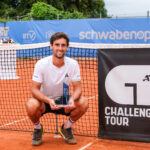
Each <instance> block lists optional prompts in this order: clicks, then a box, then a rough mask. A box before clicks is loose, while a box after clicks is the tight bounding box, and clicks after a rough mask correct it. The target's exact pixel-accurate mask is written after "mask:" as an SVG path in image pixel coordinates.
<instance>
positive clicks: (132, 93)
mask: <svg viewBox="0 0 150 150" xmlns="http://www.w3.org/2000/svg"><path fill="white" fill-rule="evenodd" d="M105 89H106V92H107V94H108V96H109V97H110V98H111V100H112V101H114V102H115V103H117V104H119V107H108V106H107V107H105V118H106V124H111V125H123V126H129V123H130V122H129V121H130V120H129V117H147V118H150V109H149V108H139V107H137V106H139V105H140V106H149V105H150V65H120V66H117V67H115V68H113V69H112V70H111V71H110V72H109V73H108V75H107V76H106V80H105Z"/></svg>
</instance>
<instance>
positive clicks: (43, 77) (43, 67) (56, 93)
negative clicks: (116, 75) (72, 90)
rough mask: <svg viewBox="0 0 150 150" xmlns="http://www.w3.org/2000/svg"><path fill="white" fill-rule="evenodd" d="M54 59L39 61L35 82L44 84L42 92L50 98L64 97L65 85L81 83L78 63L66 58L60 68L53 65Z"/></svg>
mask: <svg viewBox="0 0 150 150" xmlns="http://www.w3.org/2000/svg"><path fill="white" fill-rule="evenodd" d="M52 59H53V57H52V56H48V57H45V58H43V59H41V60H39V61H38V62H37V63H36V65H35V68H34V74H33V77H32V80H33V81H36V82H39V83H42V85H41V89H40V90H41V91H42V92H43V93H44V94H45V95H46V96H48V97H50V98H53V99H55V98H57V97H60V96H63V84H64V83H65V84H67V85H68V86H69V84H70V82H74V81H80V80H81V77H80V69H79V65H78V62H77V61H76V60H74V59H71V58H69V57H65V59H64V65H63V66H62V67H60V68H58V67H56V66H55V65H53V60H52Z"/></svg>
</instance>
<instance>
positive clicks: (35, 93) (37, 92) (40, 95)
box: [31, 88, 49, 103]
mask: <svg viewBox="0 0 150 150" xmlns="http://www.w3.org/2000/svg"><path fill="white" fill-rule="evenodd" d="M31 93H32V96H33V97H34V98H36V99H38V100H39V101H41V102H45V103H49V98H48V97H47V96H45V95H44V94H43V93H42V92H41V91H40V90H39V89H36V88H32V89H31Z"/></svg>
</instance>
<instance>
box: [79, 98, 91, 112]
mask: <svg viewBox="0 0 150 150" xmlns="http://www.w3.org/2000/svg"><path fill="white" fill-rule="evenodd" d="M77 107H79V108H80V111H81V112H82V113H85V112H86V111H87V109H88V107H89V104H88V99H87V98H85V97H83V96H82V97H81V98H80V100H79V102H78V104H77Z"/></svg>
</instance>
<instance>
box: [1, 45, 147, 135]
mask: <svg viewBox="0 0 150 150" xmlns="http://www.w3.org/2000/svg"><path fill="white" fill-rule="evenodd" d="M143 47H144V48H149V47H150V45H149V44H147V45H144V44H124V45H123V44H114V45H112V44H85V43H70V46H69V49H68V51H67V52H66V56H68V57H71V58H73V59H75V60H77V61H78V63H79V66H80V72H81V78H82V82H81V83H82V91H83V96H85V97H86V98H88V100H89V109H88V111H87V112H86V114H85V115H84V116H83V117H82V118H80V119H79V120H78V121H77V122H76V123H75V124H74V125H73V133H74V134H75V135H83V136H98V130H99V108H98V49H100V48H103V49H104V48H143ZM49 55H52V50H51V49H50V47H49V43H39V44H27V45H17V44H16V45H14V44H10V45H0V85H1V86H0V130H17V131H33V125H32V123H31V121H30V119H29V118H28V117H27V113H26V109H25V104H26V102H27V100H28V99H29V98H30V97H31V92H30V88H31V82H32V80H31V79H32V75H33V70H34V65H35V63H36V62H37V61H38V60H39V59H41V58H43V57H46V56H49ZM71 91H72V86H71V87H70V92H71ZM70 94H71V93H70ZM66 119H67V118H66V117H65V116H62V115H57V116H56V115H55V114H52V113H50V114H46V115H44V116H43V117H42V118H41V123H42V124H43V125H44V127H45V129H46V132H48V133H57V132H58V127H60V126H61V125H62V124H63V123H64V121H65V120H66Z"/></svg>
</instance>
